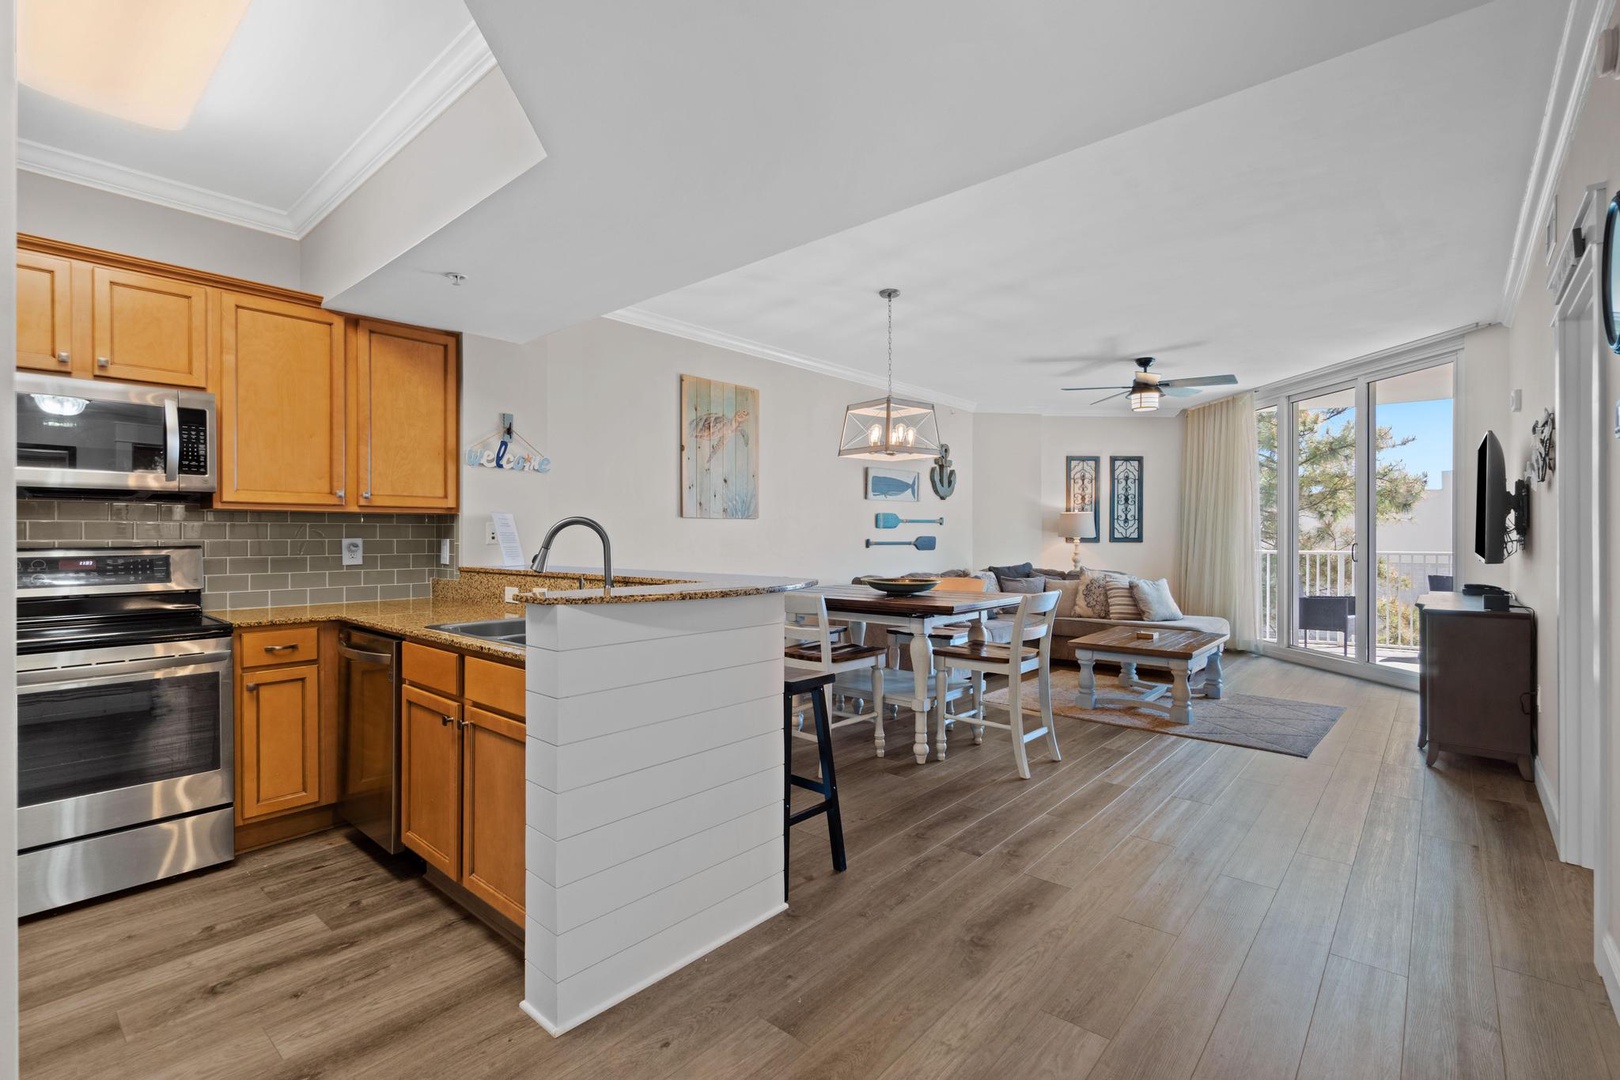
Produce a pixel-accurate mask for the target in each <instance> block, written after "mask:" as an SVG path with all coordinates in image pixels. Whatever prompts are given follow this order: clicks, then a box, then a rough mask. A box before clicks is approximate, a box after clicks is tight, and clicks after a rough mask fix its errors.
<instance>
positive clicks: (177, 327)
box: [91, 266, 208, 387]
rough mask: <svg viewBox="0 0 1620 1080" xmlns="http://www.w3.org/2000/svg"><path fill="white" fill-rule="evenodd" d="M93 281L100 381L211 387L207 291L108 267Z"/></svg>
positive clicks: (101, 268)
mask: <svg viewBox="0 0 1620 1080" xmlns="http://www.w3.org/2000/svg"><path fill="white" fill-rule="evenodd" d="M91 281H92V283H93V285H92V288H93V293H94V300H93V306H94V309H95V314H94V318H93V320H92V321H93V323H94V327H95V337H94V340H95V354H96V366H95V368H94V369H93V372H94V374H95V375H96V376H97V377H99V378H106V379H124V380H127V381H129V382H144V383H160V384H162V385H164V386H196V387H201V386H206V385H207V383H208V289H207V288H206V287H204V286H202V285H189V284H187V283H186V282H183V281H173V280H171V279H169V278H164V277H158V276H157V275H155V274H141V273H137V272H136V271H133V270H114V269H112V268H110V267H106V266H98V267H96V268H95V270H94V271H93V272H92V276H91Z"/></svg>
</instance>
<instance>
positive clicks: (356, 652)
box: [338, 645, 394, 667]
mask: <svg viewBox="0 0 1620 1080" xmlns="http://www.w3.org/2000/svg"><path fill="white" fill-rule="evenodd" d="M338 655H339V656H342V657H344V658H345V659H348V660H353V661H355V662H356V663H359V664H377V665H379V666H381V667H392V666H393V663H394V657H393V654H391V653H383V652H365V651H364V650H361V649H351V648H349V646H347V645H339V646H338Z"/></svg>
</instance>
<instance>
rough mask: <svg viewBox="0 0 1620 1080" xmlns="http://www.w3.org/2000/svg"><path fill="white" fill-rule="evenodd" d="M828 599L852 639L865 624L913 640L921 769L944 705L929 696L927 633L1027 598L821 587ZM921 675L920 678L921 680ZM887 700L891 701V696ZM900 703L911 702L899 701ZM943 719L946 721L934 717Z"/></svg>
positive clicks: (913, 682)
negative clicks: (934, 711)
mask: <svg viewBox="0 0 1620 1080" xmlns="http://www.w3.org/2000/svg"><path fill="white" fill-rule="evenodd" d="M814 591H815V592H819V593H820V594H821V595H822V596H824V597H826V598H827V614H828V615H829V616H835V617H837V618H840V619H843V620H844V621H846V622H848V623H849V624H850V636H851V638H852V639H853V638H859V637H860V636H861V631H862V629H863V627H864V624H866V623H872V624H875V625H877V626H884V627H893V628H895V629H897V630H903V631H905V632H906V633H908V634H910V635H911V696H910V698H909V701H910V704H911V709H912V712H913V713H914V714H915V715H916V734H915V738H914V739H913V741H912V746H911V750H912V754H913V755H914V756H915V757H916V759H917V764H919V765H921V764H923V763H925V762H926V761H927V760H928V719H929V711H930V709H931V708H938V709H940V710H941V712H942V713H943V710H944V708H945V703H944V702H943V701H935V700H934V699H933V697H932V695H931V694H930V693H929V691H930V689H931V688H932V687H933V685H934V680H933V679H932V678H931V676H932V674H933V671H934V645H933V642H932V641H930V640H929V637H928V632H929V631H930V630H936V629H938V628H939V627H941V626H943V625H945V624H946V623H961V622H967V621H969V620H974V619H977V620H978V621H983V620H985V619H987V618H989V616H990V615H992V614H993V613H995V612H997V611H1002V610H1005V609H1006V608H1015V607H1017V606H1018V605H1019V603H1020V602H1021V601H1022V600H1023V599H1024V597H1023V594H1021V593H1001V592H982V593H968V592H941V591H939V590H937V589H935V590H930V591H929V592H924V593H915V594H913V595H911V596H889V595H887V594H886V593H881V592H878V591H877V590H876V589H874V588H872V587H871V586H868V585H822V586H819V587H817V588H816V589H815V590H814ZM919 673H920V674H921V676H922V677H920V678H919V677H918V676H919ZM885 696H888V695H887V694H886V695H885ZM899 700H901V701H906V700H908V699H907V698H905V697H901V698H900V699H899ZM936 719H943V716H941V717H936Z"/></svg>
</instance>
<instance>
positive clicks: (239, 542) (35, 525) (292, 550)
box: [17, 499, 459, 611]
mask: <svg viewBox="0 0 1620 1080" xmlns="http://www.w3.org/2000/svg"><path fill="white" fill-rule="evenodd" d="M346 537H359V538H360V539H361V540H363V541H365V554H364V561H363V562H362V563H361V565H359V566H344V565H343V560H342V550H343V540H344V538H346ZM17 540H18V542H19V543H32V544H36V545H37V544H41V543H46V544H75V545H83V546H85V547H102V546H108V545H117V544H130V543H166V544H172V543H200V544H201V545H202V548H203V574H204V577H205V579H206V583H205V585H204V590H203V606H204V607H206V608H208V609H210V610H215V611H218V610H225V609H229V608H247V607H265V606H267V605H272V604H273V605H277V606H280V605H298V604H333V603H339V602H342V601H355V600H394V599H406V598H409V597H426V596H430V595H431V594H432V581H433V579H434V578H440V577H452V576H454V574H455V572H456V570H455V567H456V565H457V563H458V561H459V559H458V556H459V552H458V551H457V549H456V548H457V543H456V519H455V518H453V517H436V516H433V515H429V514H338V513H311V514H301V513H296V512H288V511H284V510H274V511H258V510H208V509H204V508H201V507H196V506H189V505H185V504H180V503H153V502H111V501H104V500H95V499H18V500H17ZM445 540H448V541H450V565H449V566H441V565H439V547H440V544H441V543H442V542H443V541H445Z"/></svg>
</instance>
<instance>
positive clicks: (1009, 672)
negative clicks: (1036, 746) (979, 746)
mask: <svg viewBox="0 0 1620 1080" xmlns="http://www.w3.org/2000/svg"><path fill="white" fill-rule="evenodd" d="M1061 595H1062V594H1061V593H1058V592H1043V593H1031V594H1030V595H1029V596H1026V597H1025V598H1024V599H1023V600H1022V601H1020V602H1019V604H1018V612H1017V614H1016V615H1014V616H1013V628H1012V631H1013V632H1012V642H1013V643H1011V644H1007V645H1001V644H996V643H993V642H988V641H970V642H968V643H967V644H965V645H945V646H941V647H940V648H937V649H935V650H934V680H935V684H936V686H937V687H938V696H939V697H940V699H941V700H943V699H944V697H945V690H946V687H947V686H948V685H949V679H950V672H951V671H953V670H966V671H969V672H972V678H973V684H974V692H973V695H972V697H973V700H974V701H976V702H978V703H979V707H978V709H977V710H976V712H975V713H974V714H973V715H971V716H967V715H963V714H961V713H958V714H956V715H954V716H952V715H947V713H946V710H945V709H943V708H941V709H940V715H939V722H938V725H937V730H936V732H935V735H934V748H935V753H936V755H937V757H938V759H939V760H941V761H943V760H945V728H946V725H947V723H950V722H953V721H954V722H957V723H962V722H965V723H969V724H971V725H972V726H973V733H974V741H975V742H978V741H980V740H981V739H982V738H983V733H984V728H986V727H994V728H1001V729H1002V730H1004V731H1008V732H1011V733H1012V748H1013V760H1014V761H1015V762H1016V763H1017V765H1018V775H1019V776H1021V777H1022V778H1024V779H1025V780H1028V779H1029V753H1028V751H1027V750H1026V749H1025V747H1026V745H1027V744H1028V743H1030V742H1032V741H1034V740H1035V739H1038V738H1040V737H1041V736H1042V735H1044V736H1046V745H1047V749H1048V750H1050V751H1051V755H1052V760H1053V761H1059V760H1061V759H1062V755H1061V754H1059V753H1058V743H1057V728H1056V727H1055V726H1054V724H1053V722H1052V621H1053V619H1054V618H1055V617H1056V615H1057V602H1058V597H1059V596H1061ZM1029 671H1034V672H1037V675H1036V679H1037V680H1038V686H1039V689H1040V702H1041V726H1040V727H1038V728H1035V729H1034V730H1032V731H1025V730H1024V704H1023V695H1022V694H1021V693H1020V684H1021V683H1022V681H1023V676H1024V673H1025V672H1029ZM986 675H1003V676H1005V677H1006V679H1007V723H1005V724H1003V723H999V722H997V721H994V720H990V719H988V718H987V716H986V713H987V712H988V711H989V710H988V709H986V707H985V705H984V677H985V676H986Z"/></svg>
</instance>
